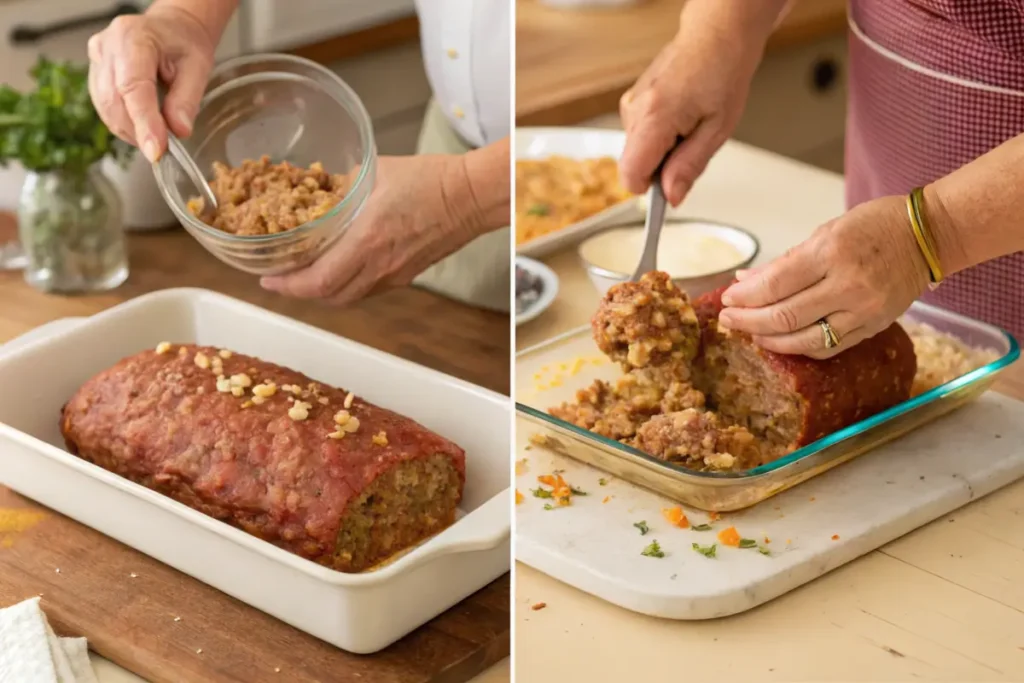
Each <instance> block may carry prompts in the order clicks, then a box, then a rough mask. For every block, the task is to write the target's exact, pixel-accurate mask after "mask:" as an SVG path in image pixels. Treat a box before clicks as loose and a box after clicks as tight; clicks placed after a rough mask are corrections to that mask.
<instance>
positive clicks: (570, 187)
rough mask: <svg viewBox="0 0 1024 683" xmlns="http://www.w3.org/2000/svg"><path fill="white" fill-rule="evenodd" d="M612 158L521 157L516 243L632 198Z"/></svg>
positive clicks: (540, 235)
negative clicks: (621, 181) (620, 180)
mask: <svg viewBox="0 0 1024 683" xmlns="http://www.w3.org/2000/svg"><path fill="white" fill-rule="evenodd" d="M630 196H631V195H630V194H629V192H628V191H626V189H625V188H623V187H622V185H621V184H620V183H619V169H618V162H617V161H616V160H615V159H613V158H612V157H600V158H597V159H569V158H567V157H562V156H552V157H548V158H547V159H525V160H516V244H524V243H526V242H529V241H530V240H534V239H537V238H538V237H543V236H544V235H547V234H550V233H552V232H555V231H557V230H561V229H562V228H565V227H568V226H570V225H572V224H573V223H578V222H579V221H581V220H583V219H585V218H589V217H590V216H593V215H594V214H597V213H600V212H602V211H604V210H605V209H607V208H609V207H611V206H614V205H615V204H619V203H620V202H623V201H625V200H627V199H629V198H630Z"/></svg>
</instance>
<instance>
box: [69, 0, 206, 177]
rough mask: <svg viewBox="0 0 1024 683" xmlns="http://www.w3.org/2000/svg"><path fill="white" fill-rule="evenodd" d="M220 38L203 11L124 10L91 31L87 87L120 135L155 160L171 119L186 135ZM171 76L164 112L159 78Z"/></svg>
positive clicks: (173, 126)
mask: <svg viewBox="0 0 1024 683" xmlns="http://www.w3.org/2000/svg"><path fill="white" fill-rule="evenodd" d="M215 49H216V40H215V39H214V38H213V37H212V36H211V33H210V31H209V30H208V27H206V26H204V24H203V23H202V22H201V21H200V20H199V18H198V17H196V16H195V15H193V14H192V13H190V12H187V11H185V10H183V9H179V8H177V7H174V6H171V5H169V4H168V3H163V4H161V3H157V5H155V6H154V7H153V8H152V9H150V10H149V11H147V12H146V13H145V14H141V15H131V16H127V15H126V16H121V17H118V18H117V19H115V20H114V21H112V22H111V24H110V26H108V27H107V28H106V29H104V30H103V31H101V32H99V33H97V34H96V35H94V36H93V37H92V38H90V39H89V94H90V95H91V96H92V100H93V103H94V104H95V105H96V111H97V112H98V113H99V115H100V118H101V119H102V120H103V122H104V123H105V124H106V125H107V128H109V129H110V130H111V132H113V133H114V135H116V136H117V137H119V138H121V139H122V140H124V141H126V142H128V143H131V144H133V145H135V146H136V147H139V148H140V149H142V152H143V154H145V155H146V158H147V159H149V160H150V161H156V160H157V159H159V158H160V155H162V154H163V153H164V151H165V150H166V149H167V126H168V125H170V127H171V130H172V131H173V132H174V134H175V135H178V136H180V137H187V136H188V135H189V134H190V133H191V132H192V121H193V119H194V118H195V116H196V113H197V112H198V111H199V102H200V100H201V99H202V97H203V91H204V90H205V89H206V80H207V77H208V75H209V73H210V69H211V68H212V67H213V55H214V50H215ZM158 74H159V77H160V79H161V80H162V81H163V82H164V83H166V84H168V86H169V89H168V93H167V98H166V100H165V101H164V105H163V112H162V113H161V109H160V106H159V104H158V102H157V88H156V79H157V75H158Z"/></svg>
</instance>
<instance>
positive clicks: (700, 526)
mask: <svg viewBox="0 0 1024 683" xmlns="http://www.w3.org/2000/svg"><path fill="white" fill-rule="evenodd" d="M690 528H691V529H693V530H694V531H711V525H710V524H695V525H693V526H691V527H690Z"/></svg>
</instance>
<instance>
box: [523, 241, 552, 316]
mask: <svg viewBox="0 0 1024 683" xmlns="http://www.w3.org/2000/svg"><path fill="white" fill-rule="evenodd" d="M557 295H558V276H557V275H555V271H553V270H551V269H550V268H548V267H547V266H545V265H544V264H543V263H541V262H540V261H535V260H533V259H532V258H526V257H525V256H517V257H516V326H517V327H518V326H519V325H522V324H523V323H526V322H529V321H531V320H533V319H534V318H536V317H537V316H538V315H540V314H541V313H543V312H544V311H546V310H547V309H548V308H550V307H551V304H552V303H554V301H555V297H556V296H557Z"/></svg>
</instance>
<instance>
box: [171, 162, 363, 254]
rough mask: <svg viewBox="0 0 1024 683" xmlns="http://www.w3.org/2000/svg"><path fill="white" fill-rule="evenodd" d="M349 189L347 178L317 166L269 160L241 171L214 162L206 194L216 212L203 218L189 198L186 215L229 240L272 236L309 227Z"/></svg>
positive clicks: (201, 206) (199, 200) (198, 202)
mask: <svg viewBox="0 0 1024 683" xmlns="http://www.w3.org/2000/svg"><path fill="white" fill-rule="evenodd" d="M350 188H351V178H350V177H349V176H347V175H343V174H338V173H335V174H331V173H328V172H327V171H325V170H324V167H323V166H322V165H321V164H320V162H315V163H313V164H311V165H310V167H309V168H302V167H300V166H295V165H293V164H290V163H288V162H287V161H283V162H281V163H279V164H274V163H271V161H270V157H269V156H266V155H264V156H262V157H260V159H258V160H256V161H253V160H252V159H246V160H245V161H243V162H242V165H241V166H238V167H231V166H228V165H226V164H223V163H220V162H215V163H214V165H213V180H212V181H211V182H210V189H212V190H213V194H214V196H215V197H216V198H217V210H216V211H215V212H213V213H212V214H211V215H210V216H204V209H205V207H204V202H203V199H202V198H201V197H194V198H192V199H190V200H189V202H188V210H189V212H190V213H191V214H192V215H193V216H195V217H196V218H198V219H200V220H202V221H204V222H206V223H207V224H208V225H211V226H212V227H214V228H217V229H218V230H223V231H224V232H227V233H231V234H233V235H241V236H254V235H273V234H275V233H281V232H287V231H288V230H294V229H295V228H297V227H299V226H300V225H304V224H305V223H309V222H312V221H315V220H316V219H318V218H320V217H321V216H323V215H324V214H326V213H328V212H329V211H330V210H331V209H332V208H334V207H335V206H336V205H337V204H338V203H339V202H340V201H341V200H342V199H344V198H345V195H346V194H347V193H348V191H349V189H350Z"/></svg>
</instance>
